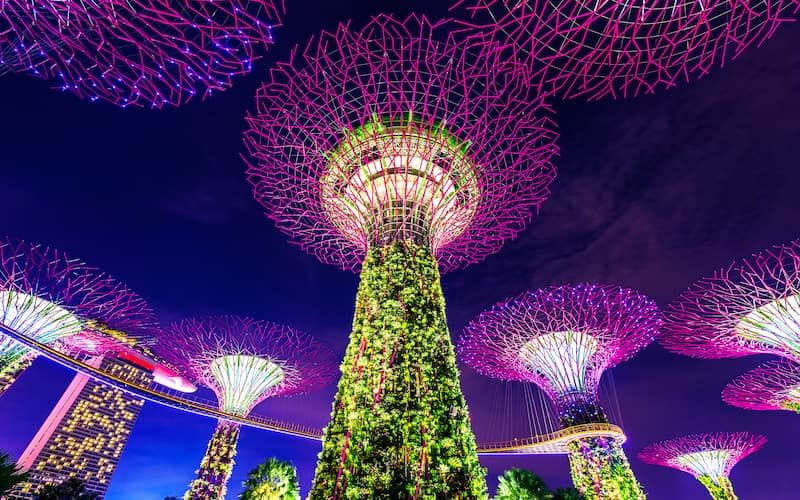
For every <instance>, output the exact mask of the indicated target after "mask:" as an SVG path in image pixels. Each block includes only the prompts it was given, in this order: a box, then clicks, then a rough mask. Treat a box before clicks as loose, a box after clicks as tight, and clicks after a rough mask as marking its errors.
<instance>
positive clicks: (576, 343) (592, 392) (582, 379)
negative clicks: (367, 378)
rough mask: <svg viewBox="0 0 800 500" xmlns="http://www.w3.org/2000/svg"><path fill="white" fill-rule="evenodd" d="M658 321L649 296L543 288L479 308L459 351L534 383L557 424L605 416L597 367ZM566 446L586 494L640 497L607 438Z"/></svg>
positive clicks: (628, 350) (636, 344)
mask: <svg viewBox="0 0 800 500" xmlns="http://www.w3.org/2000/svg"><path fill="white" fill-rule="evenodd" d="M661 324H662V319H661V313H660V312H659V310H658V307H657V306H656V304H655V302H653V301H652V300H650V299H649V298H647V297H645V296H643V295H640V294H638V293H636V292H634V291H632V290H629V289H626V288H620V287H615V286H604V285H592V284H579V285H575V286H571V285H568V286H559V287H552V288H545V289H541V290H537V291H534V292H526V293H524V294H522V295H520V296H517V297H515V298H512V299H509V300H506V301H504V302H500V303H499V304H496V305H495V306H494V307H492V308H491V309H489V310H487V311H484V312H483V313H481V315H480V316H479V317H478V318H476V319H475V320H473V321H472V322H471V323H470V324H469V325H468V326H467V328H466V330H465V331H464V334H463V335H462V337H461V339H460V341H459V354H460V355H461V358H462V359H463V360H464V361H465V362H466V363H467V364H468V365H470V366H471V367H473V368H474V369H475V370H477V371H478V372H480V373H482V374H484V375H487V376H489V377H493V378H498V379H501V380H511V381H523V382H532V383H534V384H536V385H537V386H539V387H540V388H541V389H542V390H543V391H544V392H545V393H547V395H548V396H549V397H550V399H551V400H552V402H553V404H554V405H555V407H556V410H557V412H558V415H559V417H560V419H561V425H562V426H563V427H564V428H568V427H571V426H576V425H584V424H591V423H605V422H607V418H606V416H605V413H604V412H603V410H602V408H601V407H600V405H599V403H598V399H597V388H598V384H599V382H600V378H601V377H602V375H603V372H604V371H605V370H607V369H608V368H611V367H613V366H615V365H617V364H618V363H620V362H622V361H624V360H626V359H628V358H630V357H631V356H633V355H634V354H635V353H636V352H638V351H639V350H640V349H642V348H643V347H645V346H647V345H648V344H649V343H651V342H652V341H653V339H654V338H655V336H656V334H657V333H658V331H659V329H660V327H661ZM568 447H569V449H570V469H571V471H572V478H573V482H574V483H575V486H576V487H577V488H578V489H579V490H580V491H581V493H582V494H583V495H584V496H586V497H587V498H590V499H595V498H643V497H644V494H643V493H642V490H641V487H640V486H639V484H638V482H637V481H636V478H635V477H634V476H633V472H632V471H631V470H630V466H629V465H628V461H627V458H626V457H625V452H624V451H623V450H622V447H621V446H620V444H619V443H617V442H616V441H614V440H613V439H610V438H603V437H590V438H579V439H576V440H575V441H573V442H571V443H570V444H569V445H568Z"/></svg>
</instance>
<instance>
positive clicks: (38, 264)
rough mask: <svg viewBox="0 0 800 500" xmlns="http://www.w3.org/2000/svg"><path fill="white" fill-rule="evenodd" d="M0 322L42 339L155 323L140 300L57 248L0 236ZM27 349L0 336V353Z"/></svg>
mask: <svg viewBox="0 0 800 500" xmlns="http://www.w3.org/2000/svg"><path fill="white" fill-rule="evenodd" d="M0 322H2V323H3V324H5V325H6V326H8V327H11V328H13V329H15V330H17V331H19V332H20V333H23V334H25V335H28V336H31V337H32V338H34V339H36V340H37V341H39V342H42V343H52V342H56V341H58V340H62V339H64V338H65V337H68V336H71V335H76V334H80V333H81V332H82V331H85V330H92V329H99V328H100V327H101V325H103V327H104V328H105V327H108V328H114V329H116V330H120V331H125V332H130V333H131V334H136V332H141V331H144V330H145V329H147V328H150V327H151V326H152V325H154V324H155V317H154V314H153V312H152V311H151V310H150V308H149V307H148V306H147V304H146V303H145V301H144V300H143V299H142V298H141V297H140V296H139V295H137V294H135V293H134V292H132V291H131V290H130V289H128V288H127V287H125V286H124V285H123V284H121V283H119V282H118V281H116V280H115V279H114V278H112V277H110V276H109V275H107V274H104V273H102V272H100V271H99V270H98V269H97V268H94V267H91V266H89V265H87V264H85V263H84V262H82V261H80V260H77V259H73V258H71V257H69V256H67V255H66V254H64V253H63V252H60V251H58V250H54V249H52V248H48V247H45V246H42V245H38V244H33V243H27V242H24V241H17V240H9V239H3V240H0ZM26 351H27V349H26V348H24V347H23V346H21V345H19V344H17V343H16V342H14V341H13V340H11V339H9V338H6V337H0V355H2V356H10V357H14V356H16V355H19V354H22V353H24V352H26Z"/></svg>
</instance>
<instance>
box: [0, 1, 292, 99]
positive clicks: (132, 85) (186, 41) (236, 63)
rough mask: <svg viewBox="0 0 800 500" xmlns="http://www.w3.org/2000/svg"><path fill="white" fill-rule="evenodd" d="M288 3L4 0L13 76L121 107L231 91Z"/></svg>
mask: <svg viewBox="0 0 800 500" xmlns="http://www.w3.org/2000/svg"><path fill="white" fill-rule="evenodd" d="M283 11H284V6H283V1H282V0H216V1H207V0H188V1H180V2H173V1H169V0H103V1H85V0H66V1H65V0H60V1H55V0H47V1H30V0H0V50H2V52H3V53H4V54H6V53H8V52H9V51H10V52H12V54H10V55H9V56H8V57H5V59H6V60H7V63H6V65H7V67H9V68H10V69H12V70H15V71H27V72H29V73H32V74H34V75H37V76H40V77H43V78H47V79H49V80H53V81H55V82H57V85H58V87H59V88H61V89H62V90H64V91H69V92H72V93H74V94H77V95H78V96H80V97H82V98H85V99H88V100H91V101H96V100H103V101H108V102H111V103H113V104H117V105H119V106H123V107H127V106H144V107H154V108H161V107H164V106H178V105H180V104H183V103H184V102H186V101H187V100H188V99H190V98H191V97H192V96H194V95H197V94H199V95H201V96H207V95H210V94H211V93H212V92H216V91H222V90H225V89H227V88H229V87H230V86H231V84H232V78H233V77H234V76H236V75H241V74H244V73H248V72H250V71H251V69H252V67H253V62H254V61H255V60H256V59H258V58H259V57H260V53H261V52H263V51H264V50H265V49H266V46H267V45H269V44H271V43H272V28H273V27H274V26H275V25H277V24H279V23H280V22H281V18H282V15H283Z"/></svg>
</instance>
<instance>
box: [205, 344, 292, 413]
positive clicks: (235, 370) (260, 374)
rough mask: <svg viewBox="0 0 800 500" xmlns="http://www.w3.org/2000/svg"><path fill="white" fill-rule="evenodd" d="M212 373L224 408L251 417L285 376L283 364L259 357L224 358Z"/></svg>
mask: <svg viewBox="0 0 800 500" xmlns="http://www.w3.org/2000/svg"><path fill="white" fill-rule="evenodd" d="M209 370H210V371H211V373H212V375H213V376H214V378H215V379H216V382H217V386H218V387H219V388H220V391H221V399H222V400H221V401H220V408H221V409H222V410H225V411H228V412H231V413H236V414H239V415H247V414H248V413H249V412H250V410H251V409H252V407H253V405H254V404H255V403H256V402H257V401H258V400H260V399H263V397H264V396H266V395H267V394H268V393H269V392H270V391H271V390H273V389H274V388H276V387H278V386H279V385H280V384H281V383H282V382H283V380H284V377H285V375H284V372H283V368H282V367H281V365H280V364H278V363H275V362H273V361H271V360H270V359H267V358H260V357H257V356H243V355H229V356H222V357H219V358H217V359H215V360H213V361H212V362H211V365H210V366H209Z"/></svg>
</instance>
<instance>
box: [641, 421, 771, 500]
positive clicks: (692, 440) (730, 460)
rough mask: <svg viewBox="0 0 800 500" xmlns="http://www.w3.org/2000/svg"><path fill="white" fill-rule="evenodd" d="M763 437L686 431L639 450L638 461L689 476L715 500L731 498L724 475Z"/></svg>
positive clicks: (730, 491)
mask: <svg viewBox="0 0 800 500" xmlns="http://www.w3.org/2000/svg"><path fill="white" fill-rule="evenodd" d="M766 442H767V438H765V437H764V436H760V435H758V434H752V433H750V432H716V433H710V434H690V435H688V436H682V437H677V438H674V439H670V440H667V441H662V442H660V443H656V444H652V445H650V446H648V447H647V448H645V449H644V450H642V451H641V452H640V453H639V458H640V459H642V461H644V462H647V463H649V464H653V465H662V466H664V467H672V468H673V469H678V470H682V471H684V472H688V473H689V474H691V475H693V476H694V477H695V478H697V480H698V481H700V482H701V483H702V484H703V486H705V487H706V489H708V492H709V493H710V494H711V497H712V498H714V499H715V500H735V499H736V498H737V497H736V494H735V493H734V492H733V484H731V480H730V479H729V478H728V475H729V474H730V472H731V469H733V466H734V465H736V464H737V463H739V461H740V460H741V459H743V458H744V457H746V456H747V455H750V454H751V453H754V452H756V451H758V450H759V449H760V448H761V447H762V446H764V444H765V443H766Z"/></svg>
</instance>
